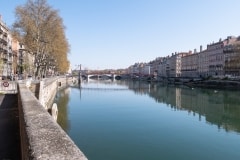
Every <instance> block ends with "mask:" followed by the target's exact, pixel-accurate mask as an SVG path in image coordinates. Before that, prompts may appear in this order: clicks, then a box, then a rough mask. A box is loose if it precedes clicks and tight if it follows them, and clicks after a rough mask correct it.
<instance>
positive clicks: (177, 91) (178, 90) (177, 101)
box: [176, 88, 182, 108]
mask: <svg viewBox="0 0 240 160" xmlns="http://www.w3.org/2000/svg"><path fill="white" fill-rule="evenodd" d="M181 104H182V103H181V88H176V107H177V108H181Z"/></svg>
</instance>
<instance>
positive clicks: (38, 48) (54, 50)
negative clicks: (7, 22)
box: [13, 0, 69, 76]
mask: <svg viewBox="0 0 240 160" xmlns="http://www.w3.org/2000/svg"><path fill="white" fill-rule="evenodd" d="M15 14H16V21H15V23H14V25H13V33H14V35H15V37H17V38H18V40H19V41H21V42H22V43H23V44H24V45H25V48H26V50H27V51H28V52H29V53H30V54H33V55H34V57H35V62H34V66H35V76H42V75H45V74H46V72H47V71H48V70H49V69H52V68H57V66H62V65H63V66H64V68H63V69H62V70H61V71H62V72H64V71H65V70H67V68H68V66H65V64H69V61H68V59H67V54H68V52H69V44H68V41H67V39H66V37H65V33H64V29H65V28H64V26H63V22H62V19H61V17H60V16H59V15H58V11H57V10H54V9H53V8H52V7H51V6H49V5H48V4H47V1H46V0H28V1H27V2H26V4H25V5H23V6H18V7H16V13H15ZM62 57H64V59H62ZM65 67H66V68H65ZM58 68H61V67H58Z"/></svg>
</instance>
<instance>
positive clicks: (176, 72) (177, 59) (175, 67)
mask: <svg viewBox="0 0 240 160" xmlns="http://www.w3.org/2000/svg"><path fill="white" fill-rule="evenodd" d="M188 54H189V53H188V52H181V53H176V52H175V54H173V53H172V56H171V57H170V59H169V76H170V77H173V78H174V77H181V76H182V58H183V57H185V56H187V55H188Z"/></svg>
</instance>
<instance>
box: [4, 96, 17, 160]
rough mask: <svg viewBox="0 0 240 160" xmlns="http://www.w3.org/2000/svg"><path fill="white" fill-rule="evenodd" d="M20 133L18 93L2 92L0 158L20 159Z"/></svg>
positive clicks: (6, 159) (8, 159) (5, 159)
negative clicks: (5, 93) (6, 93)
mask: <svg viewBox="0 0 240 160" xmlns="http://www.w3.org/2000/svg"><path fill="white" fill-rule="evenodd" d="M19 159H21V156H20V135H19V117H18V107H17V95H3V94H0V160H19Z"/></svg>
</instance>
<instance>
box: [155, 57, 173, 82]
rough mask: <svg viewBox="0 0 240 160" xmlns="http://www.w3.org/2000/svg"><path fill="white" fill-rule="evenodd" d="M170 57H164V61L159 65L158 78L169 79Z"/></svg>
mask: <svg viewBox="0 0 240 160" xmlns="http://www.w3.org/2000/svg"><path fill="white" fill-rule="evenodd" d="M169 64H170V57H169V56H167V57H164V58H162V61H161V62H160V64H159V65H158V76H159V77H163V78H165V77H169V75H170V67H169V66H170V65H169Z"/></svg>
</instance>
